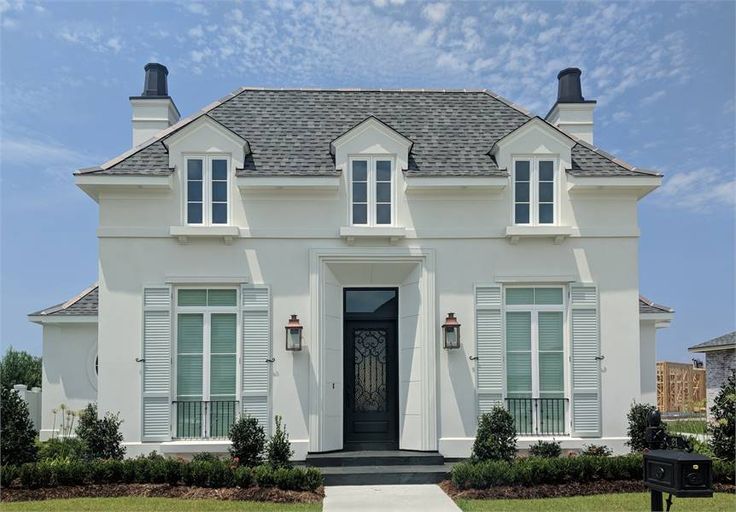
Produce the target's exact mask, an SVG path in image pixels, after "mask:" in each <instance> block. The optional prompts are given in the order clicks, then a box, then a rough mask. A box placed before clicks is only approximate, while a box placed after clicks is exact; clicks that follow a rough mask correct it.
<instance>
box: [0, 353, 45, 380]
mask: <svg viewBox="0 0 736 512" xmlns="http://www.w3.org/2000/svg"><path fill="white" fill-rule="evenodd" d="M15 384H25V385H26V386H28V387H29V388H32V387H36V386H40V385H41V358H40V357H35V356H32V355H31V354H29V353H28V352H24V351H22V350H15V349H13V347H8V350H7V351H6V352H5V355H4V356H3V358H2V359H0V385H2V387H4V388H8V389H11V388H12V387H13V386H14V385H15Z"/></svg>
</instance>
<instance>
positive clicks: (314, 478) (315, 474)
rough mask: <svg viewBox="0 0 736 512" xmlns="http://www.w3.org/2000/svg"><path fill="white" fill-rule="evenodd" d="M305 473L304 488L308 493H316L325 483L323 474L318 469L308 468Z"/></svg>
mask: <svg viewBox="0 0 736 512" xmlns="http://www.w3.org/2000/svg"><path fill="white" fill-rule="evenodd" d="M303 471H304V488H305V490H307V491H315V490H317V488H319V487H320V486H321V485H322V483H323V482H324V477H323V476H322V472H321V471H320V470H319V469H317V468H306V470H303Z"/></svg>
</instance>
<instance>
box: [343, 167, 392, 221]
mask: <svg viewBox="0 0 736 512" xmlns="http://www.w3.org/2000/svg"><path fill="white" fill-rule="evenodd" d="M393 162H394V161H393V159H392V158H387V157H356V158H352V159H351V160H350V222H351V224H353V225H355V226H390V225H392V224H393V218H394V199H393V198H394V178H393V174H394V173H393V165H394V164H393Z"/></svg>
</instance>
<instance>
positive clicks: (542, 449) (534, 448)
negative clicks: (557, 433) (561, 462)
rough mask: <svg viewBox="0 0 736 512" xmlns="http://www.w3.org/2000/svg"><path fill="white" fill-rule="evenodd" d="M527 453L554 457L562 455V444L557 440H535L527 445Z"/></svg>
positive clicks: (534, 455) (549, 457)
mask: <svg viewBox="0 0 736 512" xmlns="http://www.w3.org/2000/svg"><path fill="white" fill-rule="evenodd" d="M529 455H531V456H532V457H544V458H548V459H554V458H557V457H559V456H560V455H562V446H561V445H560V443H559V442H557V441H537V442H536V443H534V444H533V445H531V446H530V447H529Z"/></svg>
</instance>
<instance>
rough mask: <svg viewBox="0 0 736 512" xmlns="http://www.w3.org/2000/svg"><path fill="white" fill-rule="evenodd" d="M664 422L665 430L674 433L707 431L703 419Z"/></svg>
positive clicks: (701, 432)
mask: <svg viewBox="0 0 736 512" xmlns="http://www.w3.org/2000/svg"><path fill="white" fill-rule="evenodd" d="M665 423H666V424H667V430H669V431H670V432H673V433H675V434H706V433H707V432H708V426H707V424H706V422H705V420H704V419H698V418H695V419H691V420H688V419H681V420H669V421H665ZM673 506H674V505H673Z"/></svg>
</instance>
